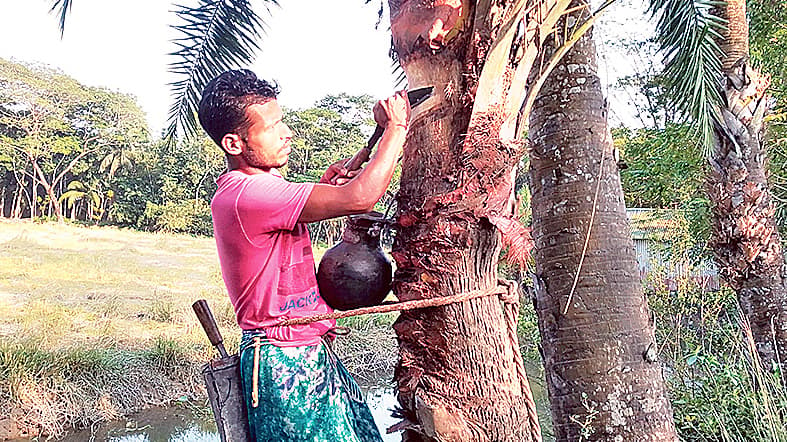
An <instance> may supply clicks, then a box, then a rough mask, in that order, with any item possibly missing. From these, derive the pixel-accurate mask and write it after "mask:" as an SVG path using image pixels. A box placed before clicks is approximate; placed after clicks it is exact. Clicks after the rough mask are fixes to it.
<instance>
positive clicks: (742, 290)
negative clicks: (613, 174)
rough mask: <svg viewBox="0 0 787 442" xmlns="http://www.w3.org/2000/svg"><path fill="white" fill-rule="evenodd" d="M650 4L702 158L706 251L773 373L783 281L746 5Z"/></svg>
mask: <svg viewBox="0 0 787 442" xmlns="http://www.w3.org/2000/svg"><path fill="white" fill-rule="evenodd" d="M651 5H652V6H651V7H652V9H653V10H654V11H655V13H656V14H658V15H659V24H658V28H659V32H660V37H659V39H660V42H661V44H662V47H663V48H665V49H664V50H665V53H666V54H667V60H666V63H665V77H666V78H667V79H668V80H669V86H670V89H671V96H672V97H673V98H674V99H675V103H676V105H677V106H678V107H679V108H680V109H681V110H683V111H684V112H685V114H686V115H688V116H690V117H691V118H692V120H693V121H695V123H696V124H697V125H698V128H699V130H700V134H701V139H702V145H704V146H705V147H706V149H707V152H708V160H709V172H708V182H707V188H708V195H709V199H710V201H711V215H712V216H711V226H712V228H711V240H710V248H711V250H712V251H713V253H714V256H715V258H716V262H717V265H718V267H719V271H720V274H721V276H722V277H723V278H724V279H725V281H726V282H727V283H728V284H729V285H730V287H732V288H733V290H735V291H736V293H737V296H738V300H739V303H740V305H741V308H742V309H743V312H744V314H745V316H746V318H747V320H748V323H749V325H750V327H751V332H752V335H753V339H754V341H755V343H756V346H757V351H758V353H759V355H760V358H761V359H762V362H763V363H764V364H765V366H766V367H777V366H779V365H781V364H782V363H783V362H784V361H785V358H787V286H785V284H786V283H787V281H785V280H784V275H783V270H782V269H783V267H784V255H783V251H782V246H781V241H780V239H779V233H778V230H777V225H776V218H775V207H774V202H773V199H772V197H771V193H770V190H769V186H768V180H767V169H766V160H767V156H768V155H767V150H766V149H765V145H764V143H763V141H764V139H763V136H764V123H765V116H766V114H767V109H768V102H769V99H768V97H767V89H768V87H769V85H770V77H768V76H766V75H763V74H761V73H760V72H759V71H758V70H757V69H756V68H754V67H753V65H752V64H751V63H750V61H749V37H750V34H749V26H748V21H747V17H746V2H745V0H729V1H727V2H726V3H724V4H721V5H717V4H716V3H715V2H709V1H682V0H674V1H672V0H654V1H652V2H651ZM769 5H772V6H769V7H768V8H769V10H770V9H771V8H773V9H775V10H779V9H780V7H779V6H776V5H775V4H774V3H769ZM676 17H681V18H682V19H676Z"/></svg>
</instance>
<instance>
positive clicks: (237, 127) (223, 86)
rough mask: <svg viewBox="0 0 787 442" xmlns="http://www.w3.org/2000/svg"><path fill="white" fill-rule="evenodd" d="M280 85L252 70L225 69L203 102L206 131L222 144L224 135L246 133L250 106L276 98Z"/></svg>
mask: <svg viewBox="0 0 787 442" xmlns="http://www.w3.org/2000/svg"><path fill="white" fill-rule="evenodd" d="M278 93H279V87H278V86H277V85H276V84H271V83H268V82H267V81H265V80H261V79H259V78H257V76H256V75H255V74H254V72H252V71H250V70H248V69H240V70H232V71H226V72H223V73H222V74H221V75H219V76H218V77H216V78H214V79H213V80H210V82H209V83H208V85H207V86H205V89H203V91H202V99H201V100H200V102H199V111H198V112H197V114H198V116H199V122H200V124H201V125H202V128H203V129H205V132H207V133H208V135H210V137H211V138H212V139H213V141H215V142H216V144H218V145H219V147H221V139H222V138H224V135H227V134H230V133H236V134H239V135H241V136H246V130H248V128H249V121H248V120H247V119H246V108H247V107H248V106H249V105H252V104H255V103H257V104H262V103H266V102H268V101H270V100H274V99H276V96H277V95H278Z"/></svg>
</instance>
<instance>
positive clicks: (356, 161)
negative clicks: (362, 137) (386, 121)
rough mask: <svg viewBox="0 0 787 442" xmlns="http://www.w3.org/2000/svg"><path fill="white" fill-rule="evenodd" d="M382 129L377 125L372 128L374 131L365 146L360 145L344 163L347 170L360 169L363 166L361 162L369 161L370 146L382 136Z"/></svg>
mask: <svg viewBox="0 0 787 442" xmlns="http://www.w3.org/2000/svg"><path fill="white" fill-rule="evenodd" d="M384 130H385V129H383V127H382V126H379V125H378V126H377V127H376V128H375V129H374V133H373V134H372V136H371V137H369V142H368V143H366V147H362V148H361V150H359V151H358V152H357V153H356V154H355V155H353V157H352V158H350V161H348V162H346V163H345V164H344V167H345V168H346V169H347V171H348V172H352V171H353V170H357V169H360V168H361V166H363V163H365V162H367V161H369V156H371V154H372V148H373V147H374V145H375V144H377V142H378V141H379V140H380V137H382V136H383V131H384Z"/></svg>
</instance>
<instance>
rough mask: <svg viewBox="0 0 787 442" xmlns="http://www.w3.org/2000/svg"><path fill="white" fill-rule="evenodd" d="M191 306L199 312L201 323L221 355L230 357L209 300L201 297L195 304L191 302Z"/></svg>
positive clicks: (198, 316)
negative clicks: (209, 305)
mask: <svg viewBox="0 0 787 442" xmlns="http://www.w3.org/2000/svg"><path fill="white" fill-rule="evenodd" d="M191 308H193V309H194V313H196V314H197V319H199V323H200V324H202V329H203V330H205V334H206V335H208V339H209V340H210V343H211V344H213V346H214V347H216V349H217V350H218V351H219V355H220V356H221V357H222V358H226V357H228V356H229V355H228V354H227V350H225V349H224V338H222V337H221V332H219V326H218V324H216V319H214V318H213V312H211V311H210V307H208V301H206V300H204V299H200V300H198V301H197V302H195V303H194V304H191Z"/></svg>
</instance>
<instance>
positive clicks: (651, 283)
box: [645, 222, 787, 442]
mask: <svg viewBox="0 0 787 442" xmlns="http://www.w3.org/2000/svg"><path fill="white" fill-rule="evenodd" d="M687 226H688V224H687V223H685V222H684V223H683V224H682V225H680V224H679V225H678V227H677V228H676V229H675V230H674V231H673V232H672V233H671V234H670V235H669V239H670V242H669V248H670V253H669V256H670V260H671V261H672V263H673V264H674V265H675V267H681V266H682V267H683V268H684V271H685V273H683V274H682V275H677V276H676V275H675V274H674V273H673V272H674V271H673V270H670V269H667V268H663V267H662V268H660V267H658V266H656V267H655V268H654V270H653V272H652V273H650V274H649V275H648V278H649V279H648V280H647V281H645V286H646V287H647V288H648V304H649V306H650V308H651V309H652V311H653V313H654V318H655V324H656V342H657V343H658V349H659V359H660V362H661V363H662V364H663V365H664V367H665V374H666V380H667V385H668V387H669V390H670V397H671V399H672V405H673V411H674V416H675V425H676V428H677V430H678V433H679V435H680V437H681V440H685V441H687V442H694V441H697V442H699V441H736V442H738V441H740V442H744V441H747V442H748V441H763V442H765V441H781V440H787V433H785V429H787V426H785V424H787V421H785V418H786V417H785V415H784V414H783V412H782V411H781V410H783V409H784V407H785V405H787V389H785V387H784V386H782V385H781V380H780V379H779V376H778V374H777V375H771V374H767V373H763V372H762V370H761V369H760V364H759V361H758V360H757V359H756V358H757V356H756V351H754V350H753V343H751V341H750V339H747V338H746V333H745V329H746V327H745V326H744V325H742V324H743V321H744V319H743V316H742V314H741V312H740V311H739V309H738V305H737V300H736V296H735V293H734V292H733V291H732V290H730V289H729V288H726V287H722V289H721V290H718V291H708V290H705V289H704V288H703V287H702V286H701V285H699V284H698V283H697V282H695V280H693V278H692V277H691V274H692V272H693V271H694V266H693V263H694V258H693V257H692V253H691V248H692V247H694V245H693V242H692V241H691V236H690V235H689V233H688V229H687ZM665 278H672V279H676V283H677V284H676V285H677V289H676V290H675V289H673V290H670V289H669V288H668V287H667V286H666V285H665V284H661V283H660V282H663V281H664V280H665Z"/></svg>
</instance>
